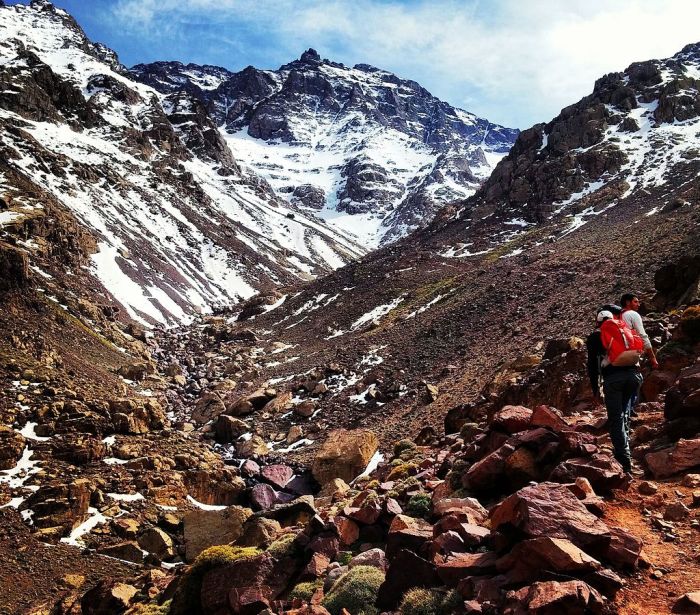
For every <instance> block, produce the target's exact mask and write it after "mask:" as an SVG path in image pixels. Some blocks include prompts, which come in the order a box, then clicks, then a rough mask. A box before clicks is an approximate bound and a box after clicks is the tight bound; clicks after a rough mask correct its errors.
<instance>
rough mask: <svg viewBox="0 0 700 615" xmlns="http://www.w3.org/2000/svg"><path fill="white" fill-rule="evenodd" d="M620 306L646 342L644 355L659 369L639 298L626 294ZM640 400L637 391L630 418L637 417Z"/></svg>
mask: <svg viewBox="0 0 700 615" xmlns="http://www.w3.org/2000/svg"><path fill="white" fill-rule="evenodd" d="M620 305H621V306H622V319H623V320H624V321H625V323H626V324H627V326H628V327H629V328H630V329H634V330H635V331H636V332H637V333H639V337H641V338H642V340H643V341H644V353H645V354H646V355H647V357H649V362H650V363H651V367H652V369H658V367H659V362H658V361H657V360H656V355H655V354H654V348H653V347H652V345H651V340H650V339H649V336H648V335H647V332H646V331H645V330H644V323H643V322H642V317H641V315H640V314H639V305H640V301H639V297H638V296H637V295H635V294H634V293H625V294H624V295H622V297H620ZM640 386H641V385H640ZM638 399H639V391H637V392H636V393H635V394H634V397H633V398H632V407H631V410H630V416H637V413H636V412H635V409H634V408H635V406H636V405H637V400H638Z"/></svg>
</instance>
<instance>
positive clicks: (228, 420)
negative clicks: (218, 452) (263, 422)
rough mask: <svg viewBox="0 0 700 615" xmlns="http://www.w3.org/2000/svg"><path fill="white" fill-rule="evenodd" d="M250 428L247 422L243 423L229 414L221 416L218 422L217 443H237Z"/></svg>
mask: <svg viewBox="0 0 700 615" xmlns="http://www.w3.org/2000/svg"><path fill="white" fill-rule="evenodd" d="M249 429H250V428H249V427H248V424H247V423H245V421H241V420H240V419H237V418H235V417H233V416H229V415H228V414H220V415H219V418H218V419H217V420H216V432H215V433H216V441H217V442H219V443H221V444H228V443H229V442H235V441H236V440H238V438H240V437H241V436H242V435H243V434H244V433H247V432H248V430H249Z"/></svg>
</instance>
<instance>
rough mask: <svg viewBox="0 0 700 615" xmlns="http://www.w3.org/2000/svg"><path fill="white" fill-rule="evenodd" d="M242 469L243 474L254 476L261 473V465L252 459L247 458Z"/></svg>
mask: <svg viewBox="0 0 700 615" xmlns="http://www.w3.org/2000/svg"><path fill="white" fill-rule="evenodd" d="M240 471H241V475H242V476H248V477H253V476H257V475H258V474H260V466H259V465H258V464H257V463H256V462H255V461H253V460H252V459H246V460H245V461H244V462H243V465H242V466H241V470H240Z"/></svg>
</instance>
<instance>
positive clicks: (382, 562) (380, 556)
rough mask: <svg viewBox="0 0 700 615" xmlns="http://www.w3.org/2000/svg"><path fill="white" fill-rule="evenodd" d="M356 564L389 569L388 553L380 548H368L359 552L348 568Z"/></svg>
mask: <svg viewBox="0 0 700 615" xmlns="http://www.w3.org/2000/svg"><path fill="white" fill-rule="evenodd" d="M355 566H372V567H373V568H379V569H380V570H384V571H385V570H386V569H387V560H386V554H385V553H384V551H382V550H381V549H378V548H375V549H368V550H367V551H363V552H362V553H359V554H358V555H356V556H355V557H353V558H352V559H351V560H350V561H349V562H348V568H354V567H355Z"/></svg>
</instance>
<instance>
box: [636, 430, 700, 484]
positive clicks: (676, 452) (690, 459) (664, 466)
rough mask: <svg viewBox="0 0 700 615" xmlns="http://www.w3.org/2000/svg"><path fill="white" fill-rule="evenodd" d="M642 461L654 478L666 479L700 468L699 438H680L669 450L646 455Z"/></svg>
mask: <svg viewBox="0 0 700 615" xmlns="http://www.w3.org/2000/svg"><path fill="white" fill-rule="evenodd" d="M644 461H645V462H646V464H647V467H648V468H649V470H650V472H651V473H652V474H653V475H654V477H655V478H667V477H669V476H673V475H674V474H678V473H679V472H683V471H684V470H690V469H691V468H694V467H695V466H700V438H696V439H693V440H685V439H683V438H681V439H680V440H679V441H678V442H677V443H676V444H674V445H673V446H671V447H670V448H666V449H663V450H661V451H657V452H653V453H647V455H646V456H645V457H644Z"/></svg>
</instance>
